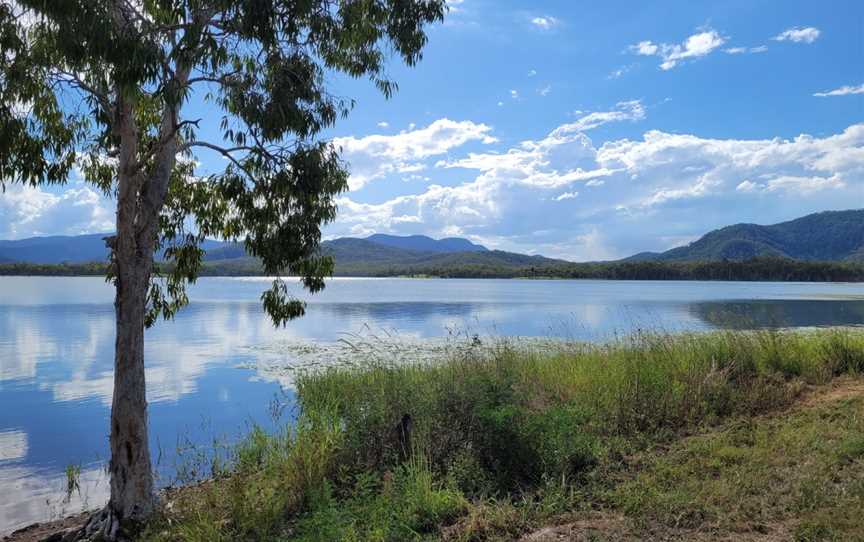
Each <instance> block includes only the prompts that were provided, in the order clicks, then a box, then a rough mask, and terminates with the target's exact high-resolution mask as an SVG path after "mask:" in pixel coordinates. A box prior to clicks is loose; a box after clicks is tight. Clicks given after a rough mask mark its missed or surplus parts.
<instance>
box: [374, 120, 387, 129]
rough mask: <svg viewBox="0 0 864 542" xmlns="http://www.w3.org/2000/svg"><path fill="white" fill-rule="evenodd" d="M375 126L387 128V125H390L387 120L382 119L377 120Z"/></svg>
mask: <svg viewBox="0 0 864 542" xmlns="http://www.w3.org/2000/svg"><path fill="white" fill-rule="evenodd" d="M376 126H378V127H379V128H389V127H390V123H389V122H387V121H384V120H382V121H381V122H379V123H378V124H376Z"/></svg>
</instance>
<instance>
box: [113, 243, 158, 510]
mask: <svg viewBox="0 0 864 542" xmlns="http://www.w3.org/2000/svg"><path fill="white" fill-rule="evenodd" d="M123 244H124V243H123V242H122V241H121V240H120V239H119V238H118V249H119V250H118V252H119V253H118V254H117V258H118V260H123V259H125V258H124V256H132V257H131V258H129V259H127V261H125V262H120V261H118V262H117V263H118V266H117V283H116V288H117V293H116V299H115V302H114V306H115V310H116V315H117V337H116V342H115V347H114V348H115V352H114V400H113V402H112V405H111V464H110V473H111V500H110V502H109V508H110V511H111V513H112V515H114V516H115V517H116V518H117V519H118V520H119V521H120V522H121V524H122V523H125V522H130V521H131V522H134V523H139V522H141V521H143V520H145V519H146V518H148V517H149V516H150V514H151V513H152V512H153V508H154V506H155V502H156V493H155V490H154V487H153V473H152V470H151V464H150V446H149V440H148V433H147V397H146V386H145V381H144V315H145V310H146V307H145V299H146V293H147V287H148V282H149V274H150V269H149V268H150V267H151V265H150V264H149V261H147V260H150V259H151V256H149V255H143V254H132V255H129V254H128V253H127V254H123V252H124V251H123V248H129V247H122V245H123ZM129 260H131V261H129Z"/></svg>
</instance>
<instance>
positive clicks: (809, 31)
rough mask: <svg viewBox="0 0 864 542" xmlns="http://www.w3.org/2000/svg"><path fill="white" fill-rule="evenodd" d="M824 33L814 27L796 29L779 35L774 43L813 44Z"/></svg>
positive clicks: (775, 37)
mask: <svg viewBox="0 0 864 542" xmlns="http://www.w3.org/2000/svg"><path fill="white" fill-rule="evenodd" d="M821 33H822V32H821V31H820V30H819V29H818V28H814V27H812V26H807V27H800V26H798V27H794V28H790V29H788V30H784V31H783V32H781V33H779V34H777V35H776V36H774V37H773V38H771V39H772V40H774V41H792V42H795V43H813V42H814V41H816V40H817V39H818V38H819V35H820V34H821Z"/></svg>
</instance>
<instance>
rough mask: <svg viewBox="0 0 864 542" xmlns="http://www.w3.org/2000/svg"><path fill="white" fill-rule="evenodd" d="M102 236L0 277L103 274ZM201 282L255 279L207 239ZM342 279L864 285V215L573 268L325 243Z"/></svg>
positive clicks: (446, 243)
mask: <svg viewBox="0 0 864 542" xmlns="http://www.w3.org/2000/svg"><path fill="white" fill-rule="evenodd" d="M104 236H105V234H97V235H85V236H77V237H42V238H33V239H24V240H20V241H2V242H0V274H3V275H10V274H18V275H21V274H43V275H44V274H47V275H52V274H54V275H70V274H99V273H102V272H103V271H102V270H103V269H104V265H105V262H106V259H107V251H106V249H105V244H104V241H103V240H102V238H103V237H104ZM204 248H205V250H206V255H205V260H206V261H205V265H204V269H203V274H204V275H233V276H239V275H260V274H261V273H262V272H263V271H262V268H261V264H260V262H259V261H258V260H257V259H256V258H252V257H249V256H248V255H247V254H246V251H245V250H244V248H243V245H242V244H238V243H220V242H218V241H206V242H205V245H204ZM321 248H322V252H323V253H324V254H327V255H330V256H332V257H333V258H334V260H335V262H336V267H335V274H336V275H341V276H367V277H370V276H379V277H387V276H406V275H407V276H436V277H465V278H467V277H476V278H487V277H488V278H492V277H499V278H510V277H535V278H540V277H555V278H608V279H654V280H687V279H703V280H803V281H861V280H864V210H858V211H840V212H825V213H819V214H814V215H809V216H805V217H803V218H799V219H797V220H792V221H789V222H784V223H781V224H775V225H772V226H758V225H755V224H738V225H735V226H729V227H727V228H723V229H720V230H716V231H713V232H711V233H708V234H707V235H705V236H704V237H702V238H701V239H699V240H698V241H696V242H694V243H691V244H690V245H688V246H686V247H680V248H676V249H673V250H670V251H668V252H664V253H659V254H657V253H642V254H639V255H636V256H633V257H631V258H628V259H626V260H622V261H617V262H602V263H572V262H567V261H564V260H555V259H551V258H544V257H542V256H530V255H526V254H517V253H513V252H504V251H500V250H489V249H487V248H486V247H483V246H481V245H477V244H474V243H472V242H471V241H469V240H467V239H458V238H451V239H440V240H436V239H432V238H430V237H425V236H409V237H398V236H392V235H381V234H376V235H373V236H370V237H367V238H365V239H361V238H353V237H343V238H339V239H334V240H331V241H325V242H324V243H322V246H321Z"/></svg>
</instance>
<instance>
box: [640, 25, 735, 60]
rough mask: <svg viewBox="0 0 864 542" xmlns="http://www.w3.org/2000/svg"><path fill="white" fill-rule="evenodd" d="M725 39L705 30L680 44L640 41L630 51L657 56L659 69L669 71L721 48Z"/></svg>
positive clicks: (709, 29)
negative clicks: (683, 61) (686, 61)
mask: <svg viewBox="0 0 864 542" xmlns="http://www.w3.org/2000/svg"><path fill="white" fill-rule="evenodd" d="M726 41H727V38H726V37H724V36H722V35H720V33H719V32H717V31H716V30H713V29H711V28H705V29H703V30H702V31H700V32H697V33H696V34H693V35H691V36H689V37H688V38H687V39H685V40H684V41H683V42H682V43H680V44H677V43H675V44H669V43H654V42H652V41H640V42H639V43H637V44H636V45H631V46H630V51H631V52H633V53H635V54H637V55H641V56H658V57H660V59H661V60H662V61H663V62H662V63H661V64H660V68H661V69H663V70H671V69H672V68H674V67H675V66H677V65H678V64H679V63H680V62H681V61H682V60H687V59H695V58H700V57H704V56H707V55H709V54H711V53H712V52H713V51H715V50H716V49H717V48H719V47H722V46H723V44H724V43H726Z"/></svg>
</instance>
